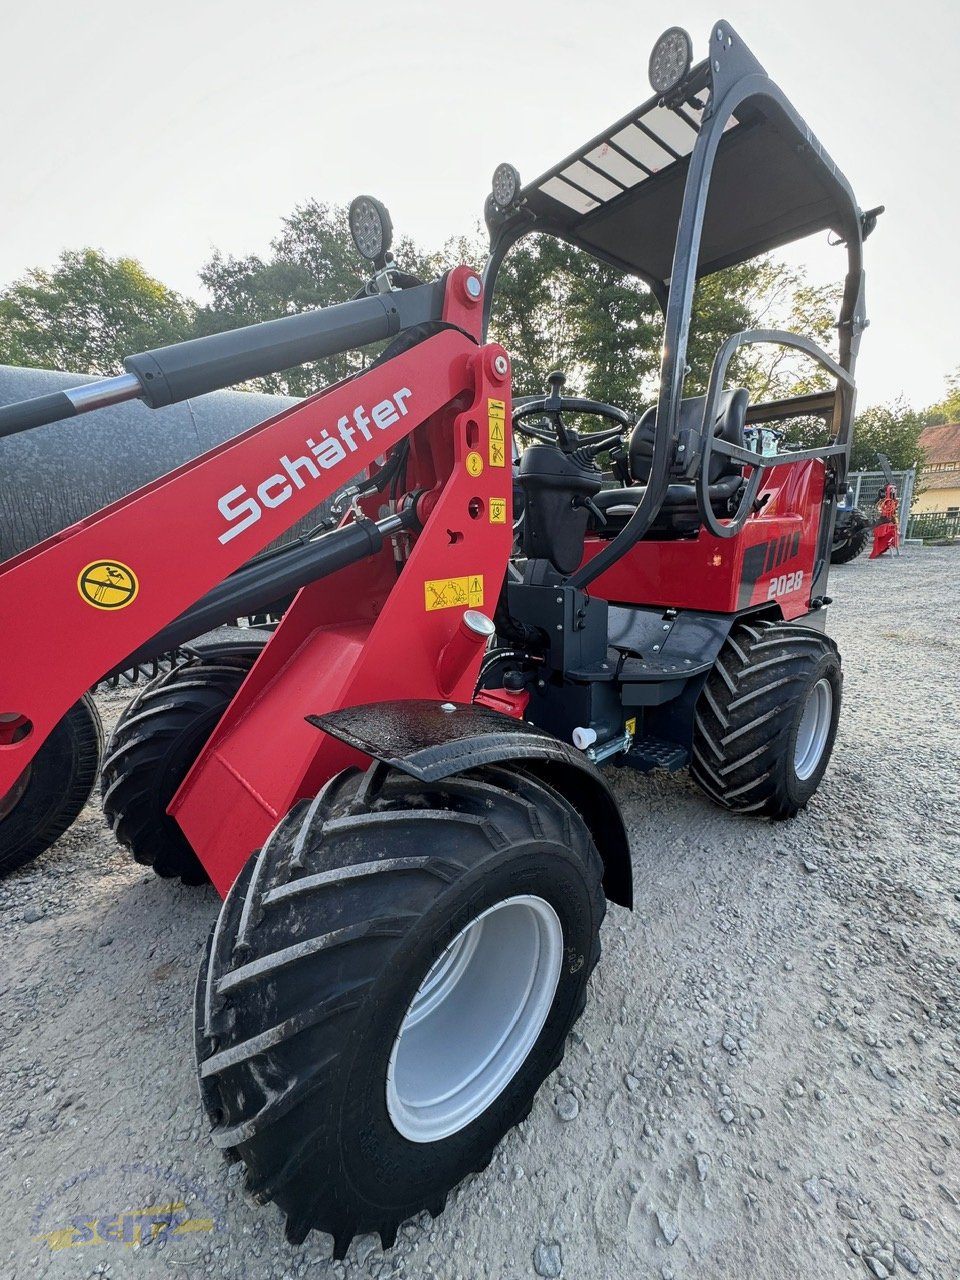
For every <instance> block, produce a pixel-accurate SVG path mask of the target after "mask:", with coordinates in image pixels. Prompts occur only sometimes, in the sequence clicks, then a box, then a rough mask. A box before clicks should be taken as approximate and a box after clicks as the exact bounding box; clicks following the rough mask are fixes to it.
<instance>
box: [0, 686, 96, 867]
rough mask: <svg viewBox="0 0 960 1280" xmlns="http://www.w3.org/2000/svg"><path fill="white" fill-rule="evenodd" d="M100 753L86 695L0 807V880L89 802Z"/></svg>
mask: <svg viewBox="0 0 960 1280" xmlns="http://www.w3.org/2000/svg"><path fill="white" fill-rule="evenodd" d="M102 754H103V726H102V725H101V723H100V715H99V712H98V711H97V708H96V705H95V704H94V701H93V699H92V698H91V696H90V694H89V693H85V694H84V695H83V697H82V698H81V699H80V701H79V702H77V703H75V704H74V705H73V706H72V707H71V708H70V710H69V711H68V712H67V714H66V715H65V716H64V717H63V718H62V719H61V720H59V721H58V722H57V724H56V725H55V727H54V728H53V730H52V731H51V733H50V735H49V737H48V738H47V740H46V742H45V743H44V744H43V746H42V747H41V748H40V750H39V751H38V752H37V754H36V755H35V756H34V757H33V760H32V761H31V762H30V764H29V765H28V766H27V768H26V770H25V771H24V773H23V775H22V776H21V778H20V780H19V781H18V783H16V784H15V785H14V788H13V790H12V791H11V793H10V795H9V796H7V797H4V798H3V799H4V802H5V803H3V805H2V808H3V810H4V811H5V816H4V817H3V818H2V819H0V875H6V874H7V872H9V871H13V870H14V869H15V868H17V867H22V866H23V865H24V864H25V863H27V862H30V861H31V859H33V858H36V857H38V856H39V855H40V854H41V853H43V852H44V850H45V849H49V848H50V846H51V845H52V844H53V842H54V841H55V840H57V839H59V838H60V836H62V835H63V833H64V832H65V831H66V830H67V828H68V827H69V826H70V825H71V824H72V823H73V821H74V819H75V818H76V817H77V816H78V814H79V813H80V810H81V809H82V808H83V806H84V805H85V804H86V803H87V800H88V799H89V798H90V792H91V791H92V790H93V785H94V783H95V782H96V780H97V770H98V769H99V768H100V757H101V755H102Z"/></svg>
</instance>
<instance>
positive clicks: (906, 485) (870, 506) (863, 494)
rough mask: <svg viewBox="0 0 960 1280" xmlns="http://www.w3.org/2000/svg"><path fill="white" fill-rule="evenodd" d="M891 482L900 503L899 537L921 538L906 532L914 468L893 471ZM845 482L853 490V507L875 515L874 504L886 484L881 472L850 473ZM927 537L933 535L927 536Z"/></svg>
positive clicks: (911, 498)
mask: <svg viewBox="0 0 960 1280" xmlns="http://www.w3.org/2000/svg"><path fill="white" fill-rule="evenodd" d="M893 481H894V484H895V485H896V486H897V497H898V498H899V501H900V507H899V516H900V521H899V523H900V537H901V538H910V537H923V536H924V535H923V534H912V533H910V532H909V530H908V525H909V524H910V523H912V522H911V517H910V504H911V503H912V502H913V490H914V486H915V485H916V482H917V472H916V468H911V469H910V470H909V471H894V472H893ZM847 482H848V483H849V485H850V487H851V488H852V489H853V505H854V506H855V507H859V508H860V510H861V511H864V512H867V513H868V514H873V515H876V511H875V509H874V504H875V503H876V501H877V498H878V497H881V498H882V497H883V490H884V486H885V485H886V483H887V479H886V476H885V475H884V474H883V472H882V471H851V472H850V473H849V475H848V476H847ZM926 536H928V537H932V536H933V535H931V534H928V535H926Z"/></svg>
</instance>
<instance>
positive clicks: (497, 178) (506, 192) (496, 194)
mask: <svg viewBox="0 0 960 1280" xmlns="http://www.w3.org/2000/svg"><path fill="white" fill-rule="evenodd" d="M519 198H520V174H519V173H518V172H517V170H516V169H515V168H514V167H513V165H512V164H498V165H497V167H496V169H494V171H493V203H494V204H495V205H496V206H497V208H498V209H499V210H500V211H501V212H502V213H505V212H506V211H507V209H512V208H513V206H514V205H515V204H516V203H517V201H518V200H519Z"/></svg>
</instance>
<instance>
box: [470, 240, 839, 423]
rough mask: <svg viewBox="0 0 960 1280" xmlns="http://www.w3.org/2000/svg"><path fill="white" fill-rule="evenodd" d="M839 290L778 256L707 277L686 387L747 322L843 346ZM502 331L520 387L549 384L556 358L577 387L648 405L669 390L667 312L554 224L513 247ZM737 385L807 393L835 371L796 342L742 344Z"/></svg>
mask: <svg viewBox="0 0 960 1280" xmlns="http://www.w3.org/2000/svg"><path fill="white" fill-rule="evenodd" d="M838 303H839V290H838V289H836V288H833V287H825V288H817V287H814V286H812V285H810V284H809V283H808V282H807V280H806V278H805V276H804V275H803V273H802V272H801V271H797V270H793V269H791V268H789V267H787V266H786V265H784V264H782V263H777V262H774V261H772V260H771V259H769V258H761V259H760V260H758V261H755V262H747V263H742V264H740V265H739V266H736V267H728V268H727V269H726V270H724V271H720V272H717V273H716V274H714V275H711V276H708V277H706V279H704V280H701V281H700V282H699V284H698V286H697V290H696V294H695V297H694V309H693V317H692V321H691V327H690V334H689V339H688V346H687V364H688V366H689V373H688V374H687V378H686V381H685V384H684V391H685V394H686V395H700V394H702V393H703V392H704V390H705V389H706V385H707V381H708V378H709V375H710V368H711V366H712V364H713V359H714V356H715V355H716V352H717V349H718V348H719V347H720V345H721V343H722V342H723V341H724V340H725V339H726V338H728V337H730V336H731V335H732V334H734V333H738V332H740V331H742V330H744V329H754V328H779V329H787V330H791V331H793V332H796V333H801V334H804V335H806V336H808V337H812V338H814V339H815V340H816V341H817V342H819V343H820V344H821V345H822V346H824V347H826V349H827V350H828V352H830V353H835V350H836V328H835V322H836V312H837V306H838ZM491 333H492V336H493V337H495V338H496V339H497V340H498V341H500V342H502V343H503V345H504V346H505V347H507V349H508V350H509V351H510V352H511V353H512V355H513V363H514V391H515V393H517V394H520V395H530V394H536V393H538V392H540V391H541V390H542V388H543V380H544V376H545V374H546V373H547V372H548V371H549V370H551V369H555V368H560V369H563V371H564V372H565V373H566V374H567V376H568V389H571V390H572V391H573V392H574V393H575V394H581V395H588V396H592V397H593V398H595V399H598V400H605V401H607V402H609V403H612V404H617V405H620V406H622V407H623V408H628V409H633V410H634V411H638V410H640V409H641V408H643V407H644V406H645V405H648V404H650V403H651V402H652V401H653V400H654V399H655V398H656V394H657V384H658V378H659V371H660V351H661V347H662V344H663V317H662V315H661V313H660V309H659V307H658V305H657V303H656V300H655V299H654V297H653V295H652V294H651V292H650V291H649V289H647V288H646V287H645V286H644V285H643V284H641V283H640V282H639V281H638V280H636V279H635V278H633V277H631V276H629V275H626V274H624V273H623V272H619V271H617V270H615V269H614V268H613V267H609V266H607V265H606V264H605V263H602V262H599V261H597V260H596V259H594V258H591V257H590V256H589V255H588V254H586V253H583V252H580V251H579V250H576V249H573V248H571V247H570V246H569V245H567V244H564V243H563V242H562V241H558V240H555V239H553V238H552V237H550V236H530V237H527V238H525V239H524V240H521V241H520V242H519V243H518V244H517V245H515V246H514V248H513V249H512V250H511V252H510V254H509V255H508V257H507V260H506V262H505V263H504V266H503V269H502V270H501V272H500V275H499V277H498V281H497V291H496V297H495V300H494V306H493V313H492V324H491ZM727 383H728V385H731V384H732V385H740V386H745V387H747V388H748V389H749V391H750V393H751V398H752V399H753V400H755V401H756V400H769V399H776V398H779V397H781V396H784V395H800V394H802V393H803V392H805V391H813V390H815V389H818V388H821V387H825V386H828V385H829V375H827V374H825V373H824V372H823V371H821V370H820V369H819V367H818V366H815V365H813V364H812V362H811V361H810V360H809V358H808V357H806V356H803V355H800V354H798V353H796V352H794V351H792V350H791V349H789V348H785V347H774V346H771V345H766V344H765V345H762V346H752V347H748V348H745V349H744V350H743V351H742V352H738V353H737V355H736V356H735V357H734V359H733V361H732V362H731V364H730V366H729V370H728V374H727Z"/></svg>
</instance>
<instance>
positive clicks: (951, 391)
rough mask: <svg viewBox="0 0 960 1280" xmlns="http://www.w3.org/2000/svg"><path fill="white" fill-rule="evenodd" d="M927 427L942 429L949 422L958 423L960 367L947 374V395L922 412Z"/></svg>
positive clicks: (959, 411)
mask: <svg viewBox="0 0 960 1280" xmlns="http://www.w3.org/2000/svg"><path fill="white" fill-rule="evenodd" d="M923 416H924V419H925V421H926V424H927V426H928V427H942V426H945V425H946V424H947V423H950V422H960V365H958V366H957V368H956V369H954V371H953V373H950V374H947V394H946V395H945V396H944V397H943V399H942V400H938V401H937V403H936V404H932V405H931V406H930V407H929V409H926V410H925V411H924V415H923Z"/></svg>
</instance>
